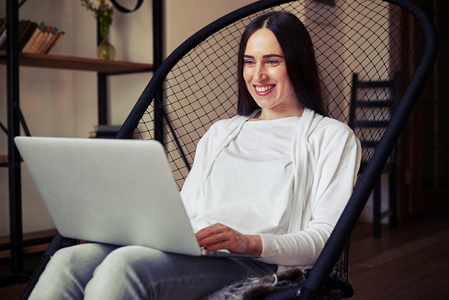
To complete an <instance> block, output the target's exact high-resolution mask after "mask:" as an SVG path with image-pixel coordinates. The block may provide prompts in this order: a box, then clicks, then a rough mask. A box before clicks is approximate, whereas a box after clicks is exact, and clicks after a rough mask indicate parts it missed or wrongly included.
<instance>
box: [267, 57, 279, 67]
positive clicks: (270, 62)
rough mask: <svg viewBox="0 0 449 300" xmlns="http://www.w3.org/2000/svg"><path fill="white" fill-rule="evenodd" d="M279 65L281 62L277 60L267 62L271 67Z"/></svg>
mask: <svg viewBox="0 0 449 300" xmlns="http://www.w3.org/2000/svg"><path fill="white" fill-rule="evenodd" d="M278 63H279V61H278V60H275V59H270V60H268V61H267V64H269V65H271V66H275V65H277V64H278Z"/></svg>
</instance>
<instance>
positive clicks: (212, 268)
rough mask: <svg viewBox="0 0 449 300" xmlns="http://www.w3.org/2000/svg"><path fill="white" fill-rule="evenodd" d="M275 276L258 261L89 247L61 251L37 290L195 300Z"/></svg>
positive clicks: (102, 296) (134, 248) (89, 296)
mask: <svg viewBox="0 0 449 300" xmlns="http://www.w3.org/2000/svg"><path fill="white" fill-rule="evenodd" d="M71 248H72V249H71ZM97 266H98V268H97ZM61 269H66V271H63V270H61ZM274 272H275V269H273V266H272V265H271V266H270V265H268V264H264V263H262V262H259V261H257V260H247V259H225V258H206V257H192V256H185V255H178V254H169V253H164V252H161V251H158V250H154V249H151V248H146V247H140V246H126V247H121V248H117V247H115V246H107V245H100V244H84V245H78V246H73V247H70V248H66V249H63V250H60V251H58V252H57V253H56V254H55V256H54V257H53V258H52V259H51V260H50V263H49V265H48V266H47V268H46V269H45V271H44V273H43V274H42V275H41V279H40V280H39V282H38V284H37V286H36V288H35V291H36V293H38V292H39V293H41V292H43V291H45V292H48V293H50V292H51V293H50V295H48V294H47V295H46V299H51V297H52V296H51V294H53V293H54V294H56V293H60V292H62V291H61V290H62V289H65V290H66V295H64V297H65V298H67V299H82V296H83V293H84V287H85V294H86V295H85V296H86V299H114V298H115V299H126V298H131V299H189V298H191V299H196V298H199V297H202V296H206V295H208V294H210V293H212V292H214V291H216V290H218V289H220V288H222V287H224V286H226V285H229V284H231V283H233V282H235V281H238V280H241V279H244V278H246V277H249V276H264V275H267V274H272V273H274ZM56 274H58V275H56ZM92 274H93V277H92ZM55 277H58V280H56V282H55V280H53V279H54V278H55ZM50 284H52V285H54V286H53V288H51V287H49V286H48V285H50ZM86 284H87V286H85V285H86ZM66 287H67V288H66ZM67 289H69V290H70V291H67ZM51 290H53V291H51ZM35 291H33V294H34V292H35ZM67 292H68V293H69V294H67ZM70 295H73V298H69V296H70ZM32 296H33V295H32ZM58 297H61V294H59V295H58ZM55 299H56V296H55Z"/></svg>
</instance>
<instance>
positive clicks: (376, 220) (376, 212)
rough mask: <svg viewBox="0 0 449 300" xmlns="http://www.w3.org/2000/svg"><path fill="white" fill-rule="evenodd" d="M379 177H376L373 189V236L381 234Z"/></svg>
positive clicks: (378, 236) (376, 236)
mask: <svg viewBox="0 0 449 300" xmlns="http://www.w3.org/2000/svg"><path fill="white" fill-rule="evenodd" d="M380 192H381V190H380V178H379V179H377V182H376V185H375V186H374V190H373V237H375V238H380V236H381V224H380V221H381V203H380Z"/></svg>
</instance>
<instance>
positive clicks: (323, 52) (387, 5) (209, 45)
mask: <svg viewBox="0 0 449 300" xmlns="http://www.w3.org/2000/svg"><path fill="white" fill-rule="evenodd" d="M271 10H287V11H290V12H292V13H295V14H296V15H298V17H299V18H300V19H301V20H302V21H303V22H304V23H305V25H306V27H307V28H308V30H309V32H310V34H311V36H312V40H313V42H314V44H315V47H316V54H317V60H318V62H319V68H320V71H321V76H322V81H323V86H324V95H325V98H326V100H327V101H328V103H329V110H330V115H331V116H332V117H334V118H336V119H339V120H341V121H343V122H346V123H348V122H349V114H350V112H349V111H350V107H349V106H350V105H349V103H350V100H351V76H352V73H353V72H357V73H359V74H361V75H362V76H363V78H365V79H366V80H382V79H384V78H390V77H391V76H390V75H391V74H394V73H395V72H396V71H401V77H400V78H398V86H399V94H400V95H401V98H400V100H399V101H398V106H397V108H396V110H395V113H394V116H393V117H392V119H391V121H390V122H389V124H388V127H387V128H386V130H384V131H383V132H382V133H380V135H379V137H378V140H379V143H378V144H377V146H376V147H375V149H374V150H373V151H370V152H367V154H366V156H365V157H364V161H366V162H367V164H366V167H365V169H364V171H363V173H362V174H361V175H360V177H359V180H358V182H357V185H356V187H355V188H354V192H353V195H352V196H351V198H350V199H349V202H348V205H347V207H346V209H345V211H344V213H343V214H342V216H341V218H340V220H339V221H338V223H337V225H336V227H335V230H334V231H333V233H332V235H331V236H330V238H329V240H328V242H327V243H326V245H325V247H324V249H323V251H322V253H321V255H320V256H319V259H318V260H317V262H316V263H315V265H314V267H313V269H311V270H310V271H308V272H307V276H306V280H305V281H303V282H301V283H300V284H299V285H296V286H292V287H289V288H285V289H282V290H280V291H277V292H274V293H272V294H269V295H268V296H267V297H266V299H315V298H316V297H317V296H318V295H320V294H321V295H324V296H327V297H329V298H341V297H350V296H351V295H352V289H351V286H350V285H349V284H348V266H347V252H348V251H347V247H345V246H347V245H348V241H349V237H350V233H351V231H352V229H353V227H354V226H355V224H356V221H357V219H358V217H359V216H360V213H361V212H362V210H363V207H364V206H365V203H366V201H367V199H368V197H369V195H370V193H371V191H372V189H373V186H374V184H375V182H376V180H377V178H379V175H380V174H381V172H382V169H383V167H384V165H385V163H386V161H387V159H388V157H389V155H390V153H391V151H392V149H393V146H394V144H395V143H396V140H397V139H398V136H399V133H400V131H401V129H402V127H403V126H404V124H405V122H406V121H407V118H408V116H409V114H410V112H411V109H412V107H413V105H414V103H415V101H416V99H417V95H418V93H419V91H420V89H421V88H422V85H423V82H424V80H425V78H426V77H427V76H428V74H429V72H430V69H431V67H432V65H433V63H434V60H435V52H436V37H435V32H434V27H433V25H432V24H431V23H430V22H429V20H428V18H427V17H426V16H425V15H424V14H423V12H422V11H421V10H420V9H419V8H418V7H417V6H415V5H413V4H412V3H410V2H409V1H405V0H390V1H380V0H376V1H342V0H334V1H311V0H307V1H285V0H284V1H279V0H266V1H259V2H256V3H254V4H251V5H248V6H246V7H243V8H241V9H238V10H236V11H234V12H232V13H230V14H228V15H226V16H224V17H222V18H220V19H219V20H217V21H215V22H213V23H211V24H210V25H208V26H206V27H205V28H203V29H202V30H200V31H199V32H198V33H196V34H195V35H193V36H192V37H190V38H189V39H188V40H187V41H186V42H185V43H183V44H182V45H181V46H180V47H178V48H177V49H176V50H175V51H174V52H173V53H172V54H171V55H170V56H169V57H168V58H167V59H166V60H165V61H164V62H163V63H162V65H161V66H160V68H159V69H158V70H157V72H156V73H155V74H154V76H153V78H152V79H151V81H150V82H149V83H148V85H147V86H146V88H145V90H144V91H143V93H142V95H141V97H140V98H139V100H138V101H137V103H136V105H135V107H134V108H133V110H132V111H131V113H130V115H129V116H128V118H127V120H126V121H125V123H124V124H123V126H122V128H121V130H120V132H119V133H118V136H117V137H118V138H125V139H129V138H139V139H157V140H159V141H161V142H163V143H164V145H165V147H166V149H167V155H168V158H169V160H170V163H171V166H172V168H173V173H174V176H175V178H176V181H177V183H178V185H179V187H181V186H182V184H183V182H184V178H185V177H186V175H187V173H188V172H189V169H190V165H191V164H192V161H193V157H194V154H195V148H196V144H197V142H198V140H199V139H200V138H201V136H202V135H203V134H204V133H205V132H206V130H207V129H208V128H209V126H210V125H211V124H212V123H213V122H215V121H217V120H219V119H222V118H229V117H231V116H233V115H235V114H236V102H237V87H236V72H237V67H236V66H237V64H236V58H237V46H238V43H239V38H240V35H241V33H242V32H243V30H244V28H245V26H246V25H247V24H248V23H249V22H250V20H252V19H254V17H255V16H257V15H260V14H263V13H264V12H266V11H271ZM404 18H407V20H411V19H412V18H416V20H417V24H418V26H420V28H421V29H419V30H418V31H416V30H415V28H413V32H415V34H416V36H417V37H418V38H420V37H421V36H422V38H423V43H419V47H418V48H413V51H409V52H407V55H404V56H402V54H401V49H402V48H401V44H400V41H401V30H402V27H401V26H405V25H410V26H412V25H413V24H414V21H413V22H410V21H408V22H401V20H404ZM404 23H405V25H404ZM404 59H406V60H410V61H412V62H413V63H415V64H414V67H412V68H407V70H404V66H409V65H410V64H409V63H408V61H404ZM385 122H387V121H385ZM64 243H65V244H69V245H70V244H73V243H76V241H72V240H67V239H64V238H62V237H61V236H60V235H57V236H56V237H55V240H54V242H52V244H51V245H50V247H49V250H48V251H47V252H46V254H45V256H44V258H43V261H42V264H41V265H40V266H39V268H38V269H37V270H36V272H35V274H34V275H33V277H32V279H31V280H30V282H29V285H28V287H27V288H26V290H25V292H24V295H23V298H26V297H27V296H28V294H29V293H30V291H31V290H32V288H33V286H34V284H35V282H36V280H37V278H38V277H39V274H40V272H42V270H43V268H44V267H45V264H46V262H47V261H48V260H49V259H50V256H51V255H52V254H53V253H54V252H55V251H56V250H57V249H58V248H60V247H61V246H64V245H63V244H64ZM345 249H346V250H345ZM342 253H343V254H342ZM329 275H331V277H329ZM336 283H337V284H336Z"/></svg>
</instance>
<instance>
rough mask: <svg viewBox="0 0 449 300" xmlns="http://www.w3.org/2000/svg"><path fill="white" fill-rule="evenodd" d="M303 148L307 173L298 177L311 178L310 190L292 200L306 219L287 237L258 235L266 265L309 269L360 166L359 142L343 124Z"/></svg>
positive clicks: (334, 125) (321, 131)
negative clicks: (300, 207)
mask: <svg viewBox="0 0 449 300" xmlns="http://www.w3.org/2000/svg"><path fill="white" fill-rule="evenodd" d="M306 148H307V149H304V148H303V151H308V157H309V158H308V167H307V169H308V170H306V171H305V172H298V174H302V175H306V176H311V177H312V180H309V179H310V178H308V180H307V182H308V184H310V185H311V189H310V191H309V192H308V193H305V194H306V195H307V198H308V199H295V200H294V201H299V202H301V203H304V205H303V207H304V209H303V210H302V212H301V213H302V218H303V219H304V218H306V219H305V220H304V221H303V226H301V227H302V228H299V229H298V228H296V229H295V230H293V231H292V232H290V233H287V234H284V235H271V234H261V235H260V236H261V238H262V243H263V251H262V255H261V256H262V259H261V260H262V261H265V262H267V263H275V264H278V265H282V266H299V267H302V268H306V267H310V266H311V265H313V264H314V263H315V261H316V259H317V258H318V256H319V254H320V253H321V250H322V249H323V247H324V244H325V243H326V241H327V239H328V238H329V236H330V234H331V232H332V230H333V228H334V226H335V224H336V223H337V221H338V218H339V217H340V215H341V213H342V212H343V209H344V207H345V206H346V203H347V201H348V200H349V198H350V196H351V193H352V189H353V187H354V184H355V180H356V176H357V172H358V168H359V165H360V142H359V141H358V139H357V138H356V137H355V135H354V133H353V132H352V130H351V129H349V127H347V126H346V125H345V124H343V123H339V122H330V124H328V125H326V126H323V128H319V129H317V130H315V132H314V133H313V134H312V135H311V136H309V137H308V138H307V146H306ZM298 168H301V166H298ZM301 195H304V193H302V194H301ZM298 217H300V216H295V215H292V216H291V218H298Z"/></svg>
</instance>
